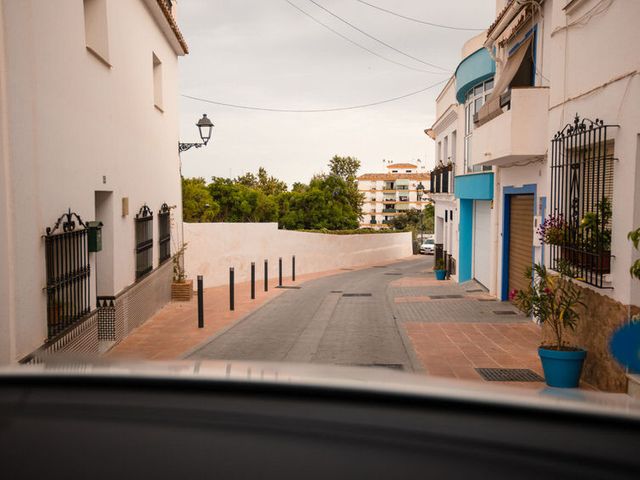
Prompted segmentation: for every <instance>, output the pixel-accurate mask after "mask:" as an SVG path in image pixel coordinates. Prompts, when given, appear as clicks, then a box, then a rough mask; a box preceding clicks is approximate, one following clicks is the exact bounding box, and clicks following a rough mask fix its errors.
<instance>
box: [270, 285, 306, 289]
mask: <svg viewBox="0 0 640 480" xmlns="http://www.w3.org/2000/svg"><path fill="white" fill-rule="evenodd" d="M276 288H286V289H288V290H300V289H301V288H302V287H294V286H291V285H280V286H277V287H276Z"/></svg>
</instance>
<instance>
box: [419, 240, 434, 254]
mask: <svg viewBox="0 0 640 480" xmlns="http://www.w3.org/2000/svg"><path fill="white" fill-rule="evenodd" d="M420 253H421V254H423V255H433V254H434V253H436V242H435V241H434V240H433V239H432V238H430V239H427V240H425V241H424V243H423V244H422V245H420Z"/></svg>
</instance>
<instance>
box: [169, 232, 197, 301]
mask: <svg viewBox="0 0 640 480" xmlns="http://www.w3.org/2000/svg"><path fill="white" fill-rule="evenodd" d="M186 248H187V244H186V243H183V244H182V245H181V246H180V248H179V249H178V251H177V252H176V254H175V255H174V256H173V258H172V259H171V261H172V262H173V282H172V283H171V300H173V301H177V302H188V301H190V300H191V299H192V298H193V280H187V274H186V272H185V269H184V251H185V250H186Z"/></svg>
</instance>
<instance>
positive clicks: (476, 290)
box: [466, 288, 484, 293]
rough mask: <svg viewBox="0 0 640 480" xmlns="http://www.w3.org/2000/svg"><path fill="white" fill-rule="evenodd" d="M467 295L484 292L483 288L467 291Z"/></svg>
mask: <svg viewBox="0 0 640 480" xmlns="http://www.w3.org/2000/svg"><path fill="white" fill-rule="evenodd" d="M466 292H467V293H476V292H484V290H482V289H481V288H474V289H473V290H466Z"/></svg>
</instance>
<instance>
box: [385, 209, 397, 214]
mask: <svg viewBox="0 0 640 480" xmlns="http://www.w3.org/2000/svg"><path fill="white" fill-rule="evenodd" d="M382 212H383V213H396V209H395V208H383V209H382Z"/></svg>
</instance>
